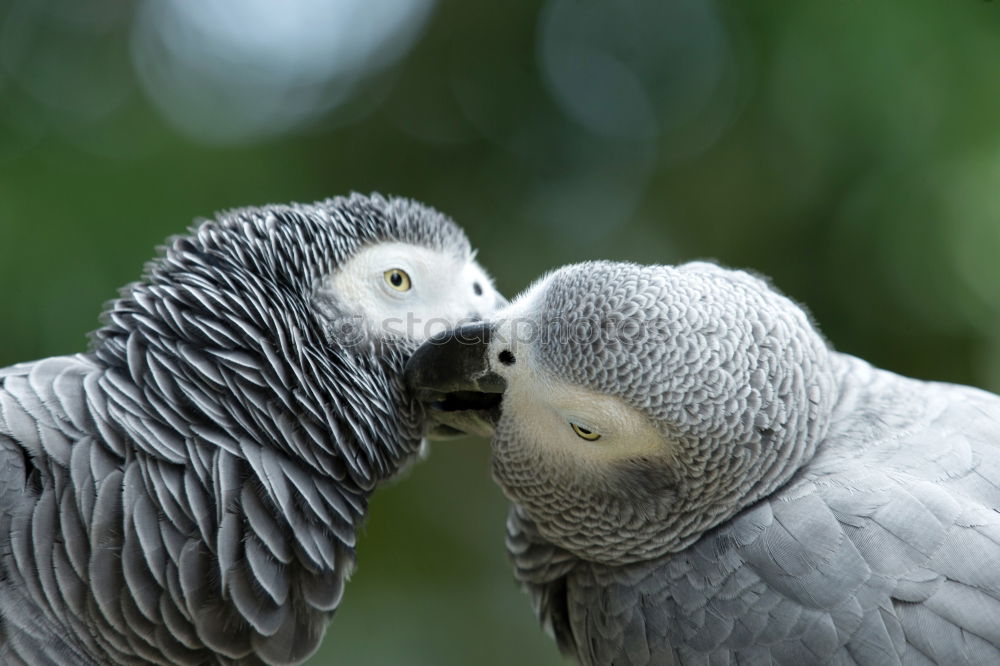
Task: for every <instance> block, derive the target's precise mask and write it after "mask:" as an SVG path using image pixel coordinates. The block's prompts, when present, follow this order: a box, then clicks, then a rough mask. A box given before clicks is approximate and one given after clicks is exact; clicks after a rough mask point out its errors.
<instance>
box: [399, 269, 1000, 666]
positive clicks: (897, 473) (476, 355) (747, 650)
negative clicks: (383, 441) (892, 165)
mask: <svg viewBox="0 0 1000 666" xmlns="http://www.w3.org/2000/svg"><path fill="white" fill-rule="evenodd" d="M456 335H457V334H452V336H451V338H448V339H455V338H456ZM461 337H463V338H464V339H465V341H466V344H463V345H451V344H448V342H447V339H446V340H445V341H444V342H443V341H442V340H437V341H435V344H433V345H432V344H427V345H425V346H424V347H422V348H421V349H420V350H418V352H417V353H416V354H415V355H414V357H413V359H412V360H411V363H410V366H409V367H408V370H407V372H408V377H409V379H410V381H411V382H413V383H414V385H416V386H418V387H420V388H422V389H424V390H428V389H430V390H434V389H437V390H439V391H445V392H453V391H456V390H460V389H462V388H468V389H472V390H480V391H482V390H490V389H483V388H482V387H483V386H497V385H500V386H503V387H505V389H504V394H503V404H502V415H501V416H500V417H499V420H498V421H497V422H496V434H495V437H494V440H493V470H494V475H495V477H496V479H497V480H498V482H499V483H500V485H501V486H502V487H503V489H504V491H505V492H506V494H507V495H508V496H509V497H510V498H511V500H512V501H513V502H514V506H513V509H512V511H511V514H510V517H509V520H508V525H507V546H508V550H509V552H510V555H511V557H512V560H513V563H514V566H515V571H516V575H517V578H518V580H520V581H521V582H522V583H523V584H524V585H525V586H526V587H527V589H528V590H529V591H530V593H531V596H532V599H533V601H534V606H535V610H536V612H537V614H538V615H539V617H540V619H541V620H542V622H543V624H544V625H545V626H546V627H547V628H549V629H550V630H551V631H552V632H553V633H554V634H555V637H556V639H557V640H558V642H559V644H560V646H561V647H562V648H563V649H564V650H566V651H567V652H568V653H570V654H572V655H574V656H575V657H576V658H577V659H578V660H579V661H580V662H582V663H584V664H588V665H595V666H596V665H605V664H614V665H617V666H624V665H631V666H639V665H647V664H657V665H659V664H754V665H756V664H768V663H780V664H815V663H835V664H899V663H905V664H930V663H939V664H995V663H1000V567H997V565H996V563H997V562H998V561H1000V512H998V511H1000V397H997V396H995V395H992V394H989V393H986V392H984V391H980V390H977V389H973V388H969V387H963V386H956V385H946V384H939V383H928V382H921V381H916V380H912V379H908V378H905V377H901V376H898V375H895V374H892V373H890V372H887V371H884V370H879V369H877V368H874V367H872V366H870V365H869V364H867V363H865V362H864V361H862V360H859V359H857V358H854V357H851V356H848V355H845V354H839V353H836V352H834V351H832V350H831V349H829V347H828V346H827V344H826V343H825V342H824V341H823V339H822V338H821V337H820V335H819V334H818V333H817V332H816V330H815V328H814V327H813V326H812V324H811V322H810V321H809V320H808V318H807V317H806V315H805V314H804V313H803V312H802V310H801V309H800V308H798V307H797V306H796V305H795V304H793V303H792V302H791V301H789V300H788V299H786V298H784V297H783V296H781V295H779V294H778V293H777V292H776V291H774V290H773V289H772V288H771V287H770V286H769V285H767V284H766V283H765V282H764V281H762V280H760V279H758V278H756V277H753V276H751V275H749V274H747V273H743V272H739V271H730V270H725V269H722V268H719V267H716V266H714V265H710V264H704V263H694V264H686V265H682V266H678V267H667V266H651V267H640V266H636V265H632V264H615V263H604V262H598V263H588V264H582V265H578V266H573V267H567V268H564V269H560V270H559V271H556V272H555V273H553V274H552V275H550V276H548V277H547V278H544V279H542V280H540V281H539V282H538V283H537V284H536V286H535V287H534V288H532V289H531V290H530V291H529V292H528V293H526V294H525V295H524V296H523V297H521V298H519V299H518V300H517V301H515V302H514V303H513V304H511V306H510V307H509V308H508V309H506V310H503V311H501V312H500V313H498V315H497V318H496V320H495V322H494V323H492V324H490V325H488V326H479V327H467V328H465V329H462V332H461ZM469 340H474V341H475V340H478V344H468V341H469ZM503 352H507V354H506V355H504V356H503V357H501V354H502V353H503ZM449 363H450V364H451V367H452V368H454V371H453V372H452V373H451V374H450V375H449V374H448V371H447V370H442V369H441V366H442V364H444V365H447V364H449ZM431 366H434V367H435V369H434V370H433V371H431V370H429V369H428V368H429V367H431ZM461 377H465V384H464V385H463V384H462V383H461V381H460V378H461ZM442 378H444V379H442ZM493 390H500V389H493ZM430 399H433V400H436V401H437V402H438V408H439V409H445V410H454V411H460V410H461V409H463V407H481V406H482V405H483V404H484V401H483V400H482V398H480V399H478V400H477V401H475V402H473V401H471V400H470V399H468V397H467V396H465V397H463V395H462V394H456V393H452V394H450V395H449V396H448V398H447V399H446V400H443V401H442V400H441V396H440V395H435V394H433V393H431V394H430ZM440 413H441V415H442V416H441V418H443V419H445V420H448V419H450V418H452V416H451V414H452V412H451V411H444V412H440ZM487 416H488V413H487ZM464 418H465V419H466V420H468V419H469V418H470V416H469V415H468V414H466V415H465V416H464ZM574 424H575V425H576V426H577V427H578V428H583V429H582V430H581V431H580V433H578V434H574V430H573V425H574ZM595 435H596V436H597V438H596V439H595V440H594V441H589V440H588V439H587V438H592V437H594V436H595Z"/></svg>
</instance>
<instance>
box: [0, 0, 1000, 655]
mask: <svg viewBox="0 0 1000 666" xmlns="http://www.w3.org/2000/svg"><path fill="white" fill-rule="evenodd" d="M998 65H1000V7H998V5H997V3H991V2H981V1H979V0H952V1H950V2H943V1H942V0H893V1H889V0H886V1H881V0H865V1H862V0H852V1H846V2H822V3H789V2H774V1H761V0H757V1H755V2H754V3H726V4H722V3H712V2H706V1H704V0H675V1H671V2H667V1H659V2H654V1H649V2H635V1H630V0H615V1H607V2H604V1H602V2H598V1H596V0H586V1H579V0H578V1H574V0H545V1H544V2H541V3H534V2H514V1H507V2H478V3H477V2H469V1H468V0H436V1H435V0H340V1H339V2H321V1H319V0H284V1H282V2H273V1H271V0H242V1H241V2H227V1H225V0H197V1H186V0H175V1H173V2H171V1H169V0H145V1H136V2H132V1H126V0H88V1H87V2H74V1H71V0H67V1H65V2H50V1H48V0H21V1H10V0H5V1H0V306H2V310H0V311H2V313H3V314H2V321H3V324H2V326H0V366H3V365H7V364H9V363H13V362H16V361H21V360H27V359H32V358H37V357H42V356H47V355H52V354H60V353H66V352H74V351H80V350H83V349H84V348H85V345H86V340H85V336H84V334H85V333H86V332H87V331H89V330H91V329H93V328H95V327H96V325H97V314H98V312H99V311H100V309H101V306H102V303H103V302H104V301H105V300H107V299H109V298H111V297H112V296H113V295H114V294H115V290H116V288H117V287H118V286H120V285H122V284H124V283H126V282H128V281H130V280H133V279H135V278H136V277H138V275H139V273H140V269H141V267H142V264H143V262H144V261H145V260H146V259H148V258H149V257H150V256H152V253H153V248H154V246H155V245H157V244H158V243H160V242H161V241H162V240H163V239H164V238H165V237H166V236H168V235H170V234H173V233H177V232H180V231H182V230H183V229H185V228H186V227H187V225H188V224H189V223H190V222H191V220H192V219H193V218H195V217H196V216H205V215H211V214H212V213H213V212H215V211H218V210H220V209H225V208H228V207H233V206H241V205H249V204H262V203H266V202H285V201H290V200H297V201H313V200H316V199H320V198H325V197H327V196H330V195H334V194H341V193H346V192H349V191H351V190H358V191H362V192H368V191H372V190H378V191H381V192H386V193H393V194H402V195H407V196H411V197H414V198H417V199H421V200H423V201H426V202H428V203H430V204H432V205H434V206H436V207H438V208H440V209H441V210H443V211H446V212H447V213H449V214H451V215H452V216H453V217H454V218H455V219H456V220H457V221H458V222H459V223H461V224H462V225H464V226H465V228H466V229H467V230H468V232H469V235H470V236H471V237H472V239H473V242H474V244H475V245H476V246H478V247H479V248H480V255H479V256H480V259H481V260H482V262H483V264H484V265H486V266H487V267H488V268H489V269H491V270H492V272H493V273H494V275H495V276H496V278H497V282H498V286H499V287H500V288H501V290H503V291H504V292H505V293H506V294H508V295H513V294H515V293H516V292H517V291H518V290H520V289H522V288H523V287H525V286H526V285H527V284H528V282H529V281H530V280H531V279H532V278H533V277H534V276H537V275H538V274H540V273H541V272H543V271H545V270H546V269H548V268H550V267H554V266H557V265H560V264H564V263H568V262H572V261H577V260H581V259H585V258H615V259H631V260H635V261H639V262H662V263H666V262H678V261H684V260H688V259H693V258H703V257H712V258H716V259H718V260H720V261H722V262H724V263H726V264H729V265H734V266H739V267H752V268H754V269H756V270H758V271H761V272H763V273H766V274H768V275H770V276H772V277H773V279H774V281H775V282H776V284H777V285H778V286H779V287H780V288H781V289H783V290H785V291H786V292H787V293H788V294H790V295H791V296H792V297H794V298H796V299H797V300H799V301H801V302H803V303H805V304H807V305H808V307H809V308H810V309H811V310H812V312H813V314H814V315H815V317H816V319H817V320H818V321H819V323H820V325H821V327H822V329H823V330H824V332H825V333H826V334H827V335H828V336H829V338H830V339H831V340H832V342H833V344H834V345H835V346H836V347H837V348H838V349H840V350H843V351H846V352H850V353H853V354H857V355H860V356H863V357H865V358H867V359H869V360H871V361H873V362H874V363H876V364H878V365H881V366H884V367H887V368H890V369H892V370H895V371H898V372H902V373H905V374H910V375H914V376H918V377H926V378H934V379H941V380H948V381H957V382H964V383H971V384H976V385H979V386H983V387H986V388H990V389H994V390H997V389H1000V326H998V321H1000V289H998V286H997V285H998V284H1000V66H998ZM504 513H505V506H504V501H503V499H502V497H501V496H500V493H499V492H498V491H497V490H496V488H495V487H494V486H493V484H492V482H491V481H490V478H489V475H488V452H487V447H486V445H485V443H484V442H481V441H473V440H463V441H459V442H449V443H441V444H438V445H436V446H435V447H434V451H433V455H432V459H431V460H430V461H429V462H427V463H424V464H422V465H420V466H418V467H417V468H416V469H415V470H414V471H413V472H412V473H411V474H410V475H409V477H408V478H407V479H406V480H405V481H403V482H401V483H398V484H396V485H394V486H392V487H391V488H388V489H386V490H385V491H384V492H382V493H381V494H379V495H378V496H377V497H376V498H375V500H374V503H373V505H372V513H371V518H370V521H369V524H368V528H367V531H366V534H365V535H364V537H363V539H362V542H361V546H360V557H359V561H360V568H359V571H358V573H357V574H356V576H355V578H354V580H353V582H352V584H351V585H350V586H349V587H348V589H347V594H346V597H345V604H344V606H343V608H342V610H341V611H340V613H339V614H338V616H337V618H336V620H335V621H334V623H333V625H332V628H331V630H330V632H329V634H328V641H327V643H326V645H325V647H324V649H323V651H322V652H321V653H319V654H318V655H317V656H316V657H315V659H314V660H313V661H312V662H311V663H313V664H326V663H338V664H361V665H366V664H379V665H381V664H407V665H421V664H427V665H433V666H446V665H450V664H455V665H459V664H462V665H464V664H482V665H492V664H496V665H507V664H515V663H516V664H539V665H544V664H553V665H554V664H562V663H564V662H563V661H562V660H561V659H560V657H559V656H558V654H557V652H556V650H555V648H554V646H553V645H552V644H551V643H550V641H549V639H548V638H547V637H545V636H544V635H543V634H542V633H541V632H540V631H539V630H537V628H536V625H535V621H534V618H533V617H532V614H531V611H530V609H529V604H528V601H527V599H526V598H525V597H523V596H522V595H521V594H520V593H519V591H518V590H517V588H516V587H515V585H514V584H513V582H512V580H511V574H510V572H509V569H508V567H507V564H506V560H505V556H504V553H503V548H502V535H503V520H504Z"/></svg>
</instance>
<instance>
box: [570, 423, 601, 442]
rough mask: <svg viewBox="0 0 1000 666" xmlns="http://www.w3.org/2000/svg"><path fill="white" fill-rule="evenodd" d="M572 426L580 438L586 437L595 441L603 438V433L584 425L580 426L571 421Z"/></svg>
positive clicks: (590, 440) (589, 440)
mask: <svg viewBox="0 0 1000 666" xmlns="http://www.w3.org/2000/svg"><path fill="white" fill-rule="evenodd" d="M570 426H571V427H572V428H573V432H575V433H576V436H577V437H579V438H580V439H585V440H587V441H588V442H594V441H597V440H599V439H600V438H601V433H599V432H594V431H593V430H587V429H586V428H584V427H583V426H578V425H577V424H575V423H570Z"/></svg>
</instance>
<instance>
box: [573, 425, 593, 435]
mask: <svg viewBox="0 0 1000 666" xmlns="http://www.w3.org/2000/svg"><path fill="white" fill-rule="evenodd" d="M576 428H577V430H579V431H580V432H582V433H583V434H584V435H589V434H591V433H590V431H589V430H587V429H586V428H581V427H580V426H577V427H576Z"/></svg>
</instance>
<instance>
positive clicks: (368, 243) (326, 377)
mask: <svg viewBox="0 0 1000 666" xmlns="http://www.w3.org/2000/svg"><path fill="white" fill-rule="evenodd" d="M382 243H406V244H409V245H412V246H414V247H419V248H428V249H429V250H431V251H433V252H438V253H440V256H442V257H449V258H451V259H453V260H454V262H455V265H456V266H465V267H466V268H468V267H470V266H471V267H472V268H468V271H471V272H470V273H469V275H478V276H480V277H479V278H478V279H477V282H478V286H476V285H474V284H473V282H472V281H471V280H469V281H468V284H466V280H465V279H464V278H462V279H459V278H460V277H461V276H458V275H448V276H445V277H446V279H448V280H450V281H451V284H453V285H454V289H455V290H459V289H461V290H462V294H463V296H462V297H461V298H457V299H452V300H455V302H456V303H458V304H459V305H460V306H461V305H462V304H463V303H465V302H466V301H467V302H468V303H469V307H468V309H467V310H466V311H463V312H462V314H463V315H464V314H465V312H469V313H474V311H475V310H476V309H477V306H481V307H478V309H479V311H481V312H483V313H486V312H489V311H490V310H492V309H493V307H494V306H495V303H496V302H497V299H498V297H497V296H496V294H495V292H494V291H493V289H492V286H491V285H490V284H489V282H488V281H486V278H485V277H484V276H483V275H482V273H481V271H480V270H479V269H478V267H475V265H474V263H473V259H472V253H471V250H470V247H469V244H468V241H467V239H466V238H465V235H464V234H463V232H462V231H461V230H460V229H459V228H458V227H457V226H456V225H455V224H454V223H453V222H452V221H451V220H449V219H447V218H445V217H444V216H442V215H441V214H439V213H437V212H436V211H433V210H431V209H429V208H426V207H424V206H422V205H420V204H417V203H415V202H412V201H408V200H405V199H384V198H382V197H379V196H377V195H373V196H371V197H365V196H360V195H352V196H351V197H349V198H335V199H330V200H327V201H324V202H320V203H317V204H314V205H291V206H267V207H263V208H245V209H241V210H235V211H232V212H230V213H226V214H224V215H220V216H219V217H218V219H216V220H212V221H205V222H203V223H201V224H199V225H197V226H196V227H194V228H193V229H192V230H191V232H190V234H188V235H186V236H179V237H176V238H174V239H172V241H171V242H170V243H169V245H168V246H167V248H166V249H165V251H164V254H163V256H162V257H160V258H159V259H156V260H154V261H153V262H151V263H150V264H149V265H148V266H147V270H146V274H145V276H144V278H143V280H142V281H141V282H138V283H135V284H132V285H130V286H128V287H126V288H125V289H124V290H123V291H122V294H121V297H120V298H118V299H117V300H115V301H113V302H112V303H110V305H109V307H108V309H107V311H106V313H105V314H104V316H103V320H104V326H103V328H101V329H100V330H99V331H97V332H96V334H95V335H94V338H93V345H92V351H91V352H89V353H87V354H79V355H75V356H64V357H55V358H49V359H44V360H40V361H36V362H33V363H24V364H20V365H16V366H13V367H9V368H5V369H2V370H0V448H2V452H0V455H2V465H0V542H2V543H3V549H2V551H0V567H2V574H3V575H2V582H0V640H2V647H0V661H2V662H3V663H5V664H19V663H20V664H31V665H39V664H62V665H67V664H94V663H103V664H139V663H157V664H208V663H220V664H230V663H241V664H243V663H245V664H255V663H269V664H289V663H297V662H300V661H302V660H303V659H305V658H306V657H307V656H308V655H310V654H311V653H312V652H313V651H314V650H315V649H316V647H317V646H318V644H319V641H320V640H321V638H322V636H323V633H324V631H325V628H326V626H327V623H328V621H329V618H330V617H331V615H332V614H333V612H334V610H335V609H336V608H337V605H338V603H339V602H340V599H341V594H342V592H343V588H344V582H345V578H346V576H347V575H348V574H349V573H350V571H351V569H352V567H353V564H354V546H355V533H356V530H357V528H358V526H359V525H360V523H361V521H362V520H363V518H364V516H365V514H366V509H367V502H368V496H369V494H370V493H371V491H372V490H373V489H374V488H375V487H376V485H377V484H378V483H379V482H380V481H381V480H383V479H385V478H387V477H388V476H390V475H392V474H393V473H395V472H396V471H397V470H398V469H399V468H400V466H402V465H403V464H405V463H406V462H407V461H408V460H410V459H412V458H413V457H414V456H415V454H416V453H417V452H418V449H419V448H420V445H421V433H422V430H423V423H422V421H421V415H420V409H419V406H418V405H416V404H415V403H414V402H413V401H412V399H411V398H409V397H408V395H407V394H406V393H405V392H404V390H403V387H402V384H401V379H400V373H401V370H402V367H403V363H404V361H405V359H406V357H407V356H408V355H409V352H410V351H412V349H413V347H415V346H416V342H415V341H414V340H413V339H411V338H409V337H405V336H392V335H380V334H377V331H376V330H375V329H374V328H372V327H369V326H368V324H370V323H371V322H364V321H360V322H359V315H358V310H357V309H356V308H355V305H356V304H355V303H352V302H350V301H345V300H344V299H342V298H340V295H339V294H338V293H336V291H335V290H333V289H332V288H331V286H330V285H331V282H330V279H331V276H332V275H335V274H337V271H338V270H340V269H341V268H343V266H344V265H345V263H346V262H349V260H350V259H351V258H352V257H354V256H355V255H356V254H357V253H359V251H361V250H362V249H364V248H368V247H373V246H377V245H379V244H382ZM442 270H443V269H442ZM375 277H376V278H377V279H381V274H380V273H379V274H378V275H377V276H375ZM383 286H384V285H383ZM474 289H475V291H476V292H479V293H474ZM466 293H467V298H466V296H465V294H466ZM438 314H440V315H441V316H443V317H450V320H451V321H453V322H454V321H455V319H456V318H455V317H454V316H453V314H454V313H451V312H440V313H438Z"/></svg>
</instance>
